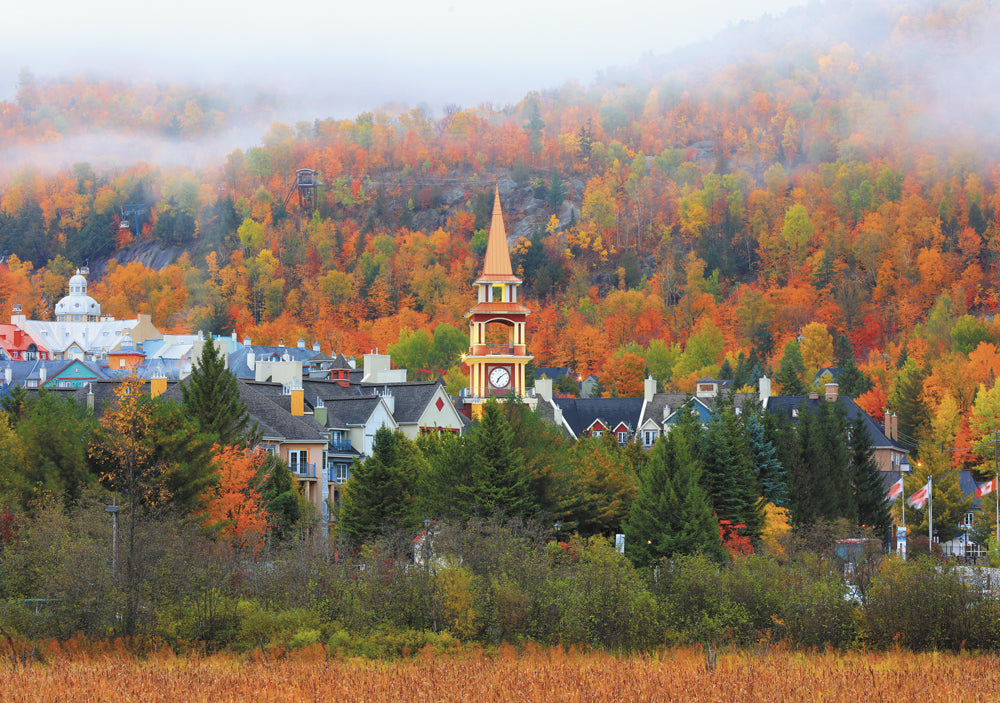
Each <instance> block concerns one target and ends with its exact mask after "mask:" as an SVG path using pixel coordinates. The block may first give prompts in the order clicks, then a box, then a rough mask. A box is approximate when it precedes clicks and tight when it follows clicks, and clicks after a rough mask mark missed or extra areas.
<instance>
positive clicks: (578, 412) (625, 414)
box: [553, 398, 643, 437]
mask: <svg viewBox="0 0 1000 703" xmlns="http://www.w3.org/2000/svg"><path fill="white" fill-rule="evenodd" d="M553 402H555V404H556V405H558V406H559V408H560V409H561V410H562V413H563V419H565V420H566V423H567V424H568V425H569V426H570V428H571V429H572V430H573V434H575V435H576V436H577V437H580V436H581V435H582V434H583V432H585V431H586V429H587V428H588V427H590V426H591V425H592V424H594V421H595V420H600V421H601V422H603V423H604V424H605V425H607V426H608V427H609V428H614V427H615V426H616V425H618V424H619V423H621V422H624V423H625V424H627V425H628V426H629V427H630V428H631V429H632V431H635V430H636V428H638V426H639V414H640V413H641V412H642V404H643V399H642V398H553Z"/></svg>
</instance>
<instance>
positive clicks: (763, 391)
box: [757, 376, 771, 408]
mask: <svg viewBox="0 0 1000 703" xmlns="http://www.w3.org/2000/svg"><path fill="white" fill-rule="evenodd" d="M757 390H758V394H759V396H758V397H759V398H760V404H761V406H762V407H765V408H766V407H767V399H768V398H770V397H771V379H769V378H768V377H767V376H761V377H760V379H759V380H758V381H757Z"/></svg>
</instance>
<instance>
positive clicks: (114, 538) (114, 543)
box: [104, 505, 119, 581]
mask: <svg viewBox="0 0 1000 703" xmlns="http://www.w3.org/2000/svg"><path fill="white" fill-rule="evenodd" d="M118 510H119V508H118V506H117V505H109V506H107V507H105V508H104V512H106V513H111V579H112V580H113V581H117V580H118Z"/></svg>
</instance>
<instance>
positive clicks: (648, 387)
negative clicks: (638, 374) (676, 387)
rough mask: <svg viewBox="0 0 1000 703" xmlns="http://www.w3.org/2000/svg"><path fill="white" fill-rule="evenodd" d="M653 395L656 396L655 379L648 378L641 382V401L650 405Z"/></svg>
mask: <svg viewBox="0 0 1000 703" xmlns="http://www.w3.org/2000/svg"><path fill="white" fill-rule="evenodd" d="M654 395H656V379H655V378H653V377H652V376H648V377H647V378H646V380H645V381H643V382H642V397H643V400H645V401H646V402H647V403H650V402H652V400H653V396H654Z"/></svg>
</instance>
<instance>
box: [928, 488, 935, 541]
mask: <svg viewBox="0 0 1000 703" xmlns="http://www.w3.org/2000/svg"><path fill="white" fill-rule="evenodd" d="M927 539H928V540H929V542H930V544H929V545H928V551H929V552H930V553H931V554H933V553H934V476H933V474H932V475H930V476H928V477H927Z"/></svg>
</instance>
